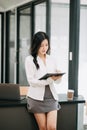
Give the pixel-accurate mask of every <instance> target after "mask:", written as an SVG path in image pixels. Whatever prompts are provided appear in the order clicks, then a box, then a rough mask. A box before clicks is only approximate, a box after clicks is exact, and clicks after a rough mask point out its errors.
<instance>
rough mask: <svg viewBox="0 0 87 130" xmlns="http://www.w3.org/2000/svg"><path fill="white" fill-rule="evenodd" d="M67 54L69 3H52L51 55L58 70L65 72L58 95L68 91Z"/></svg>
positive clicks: (58, 87) (57, 88)
mask: <svg viewBox="0 0 87 130" xmlns="http://www.w3.org/2000/svg"><path fill="white" fill-rule="evenodd" d="M68 52H69V2H68V1H67V2H66V3H65V1H64V0H62V1H59V0H58V1H57V0H55V1H54V0H53V1H52V6H51V55H53V56H54V57H55V58H56V60H57V63H58V66H59V70H61V71H62V72H66V74H65V75H64V76H63V78H62V82H61V83H60V84H59V86H57V85H55V88H56V90H57V92H58V93H65V92H66V91H67V89H68Z"/></svg>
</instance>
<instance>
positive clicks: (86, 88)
mask: <svg viewBox="0 0 87 130" xmlns="http://www.w3.org/2000/svg"><path fill="white" fill-rule="evenodd" d="M80 7H81V8H80V45H79V78H78V92H79V94H81V95H83V96H84V98H85V99H86V100H87V81H86V80H87V77H86V76H87V35H86V34H87V29H86V27H87V2H86V1H84V0H81V6H80Z"/></svg>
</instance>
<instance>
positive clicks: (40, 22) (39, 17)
mask: <svg viewBox="0 0 87 130" xmlns="http://www.w3.org/2000/svg"><path fill="white" fill-rule="evenodd" d="M38 31H44V32H46V2H44V3H41V4H38V5H36V6H35V32H38Z"/></svg>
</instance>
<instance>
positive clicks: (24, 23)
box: [19, 8, 31, 85]
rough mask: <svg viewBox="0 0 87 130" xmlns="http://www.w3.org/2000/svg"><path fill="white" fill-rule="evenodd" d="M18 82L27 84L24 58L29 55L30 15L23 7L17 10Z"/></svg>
mask: <svg viewBox="0 0 87 130" xmlns="http://www.w3.org/2000/svg"><path fill="white" fill-rule="evenodd" d="M19 17H20V23H19V25H20V27H19V29H20V30H19V83H20V84H21V85H28V82H27V78H26V74H25V58H26V56H28V55H29V48H30V43H31V23H30V21H31V16H30V8H26V9H23V10H21V11H20V12H19Z"/></svg>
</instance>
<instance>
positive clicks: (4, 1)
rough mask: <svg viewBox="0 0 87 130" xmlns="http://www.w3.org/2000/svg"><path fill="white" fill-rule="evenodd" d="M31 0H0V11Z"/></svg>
mask: <svg viewBox="0 0 87 130" xmlns="http://www.w3.org/2000/svg"><path fill="white" fill-rule="evenodd" d="M30 1H33V0H0V12H4V11H7V10H9V9H13V8H15V7H18V6H20V5H23V4H25V3H27V2H30Z"/></svg>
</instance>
